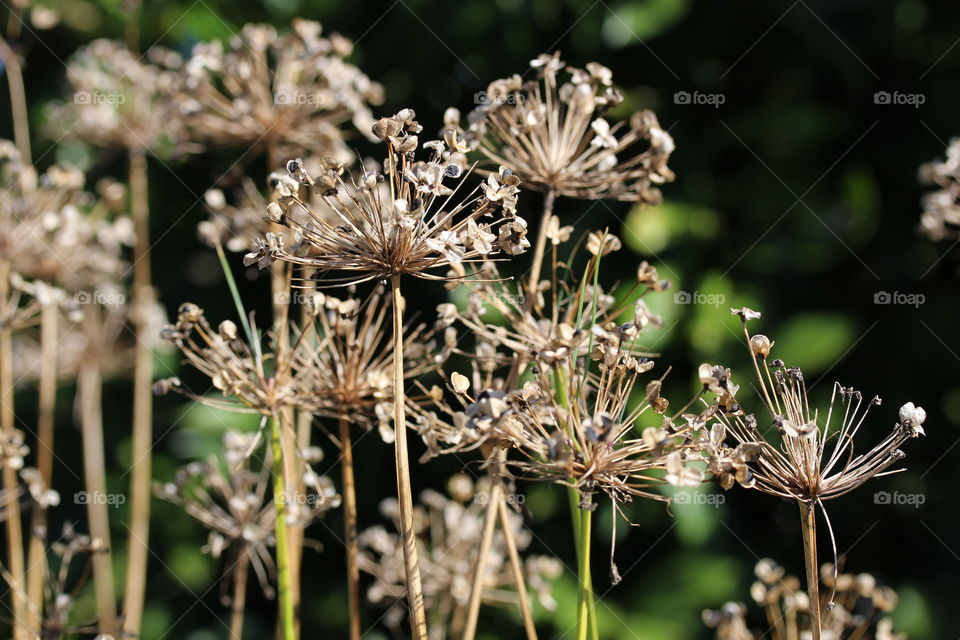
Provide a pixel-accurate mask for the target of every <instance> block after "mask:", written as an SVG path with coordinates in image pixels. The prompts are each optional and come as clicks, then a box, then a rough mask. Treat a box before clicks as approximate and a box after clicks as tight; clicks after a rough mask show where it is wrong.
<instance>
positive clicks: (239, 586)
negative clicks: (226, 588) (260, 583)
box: [230, 546, 250, 640]
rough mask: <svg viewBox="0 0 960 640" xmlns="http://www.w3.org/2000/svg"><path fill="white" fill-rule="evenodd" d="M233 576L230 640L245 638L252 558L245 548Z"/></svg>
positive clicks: (242, 548) (242, 549) (241, 548)
mask: <svg viewBox="0 0 960 640" xmlns="http://www.w3.org/2000/svg"><path fill="white" fill-rule="evenodd" d="M239 554H240V557H239V559H238V560H237V566H236V568H235V569H234V574H233V598H232V599H231V602H230V640H241V638H243V614H244V611H245V609H246V606H247V569H248V568H249V566H250V556H249V555H248V552H247V549H246V548H245V547H243V546H241V547H240V550H239Z"/></svg>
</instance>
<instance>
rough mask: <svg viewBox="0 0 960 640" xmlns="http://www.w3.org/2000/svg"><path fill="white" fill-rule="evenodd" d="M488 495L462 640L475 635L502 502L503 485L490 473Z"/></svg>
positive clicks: (469, 639) (469, 638) (471, 638)
mask: <svg viewBox="0 0 960 640" xmlns="http://www.w3.org/2000/svg"><path fill="white" fill-rule="evenodd" d="M490 481H491V482H490V493H489V495H487V509H486V511H485V512H484V517H483V537H481V538H480V547H479V548H478V549H477V558H476V562H474V565H473V581H472V582H471V584H470V601H469V605H468V607H467V623H466V625H465V627H464V630H463V640H473V638H474V637H475V636H476V634H477V619H478V618H479V614H480V599H481V597H482V596H483V578H484V576H485V575H486V572H485V571H484V569H485V566H486V563H487V558H488V557H489V556H490V547H491V545H492V543H493V531H494V528H495V527H496V524H497V503H498V502H503V483H502V482H500V481H499V478H498V477H495V474H494V473H493V472H491V474H490Z"/></svg>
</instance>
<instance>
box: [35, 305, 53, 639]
mask: <svg viewBox="0 0 960 640" xmlns="http://www.w3.org/2000/svg"><path fill="white" fill-rule="evenodd" d="M59 313H60V310H59V309H58V308H57V305H55V304H45V305H43V307H42V308H41V310H40V405H39V410H38V414H37V447H36V451H37V470H38V471H39V472H40V478H41V479H42V480H43V486H45V487H47V488H50V487H51V486H53V437H54V432H53V422H54V409H55V407H56V404H57V324H58V322H57V321H58V320H59ZM46 528H47V510H46V509H44V508H42V507H41V506H40V505H38V504H34V506H33V514H32V517H31V521H30V532H31V535H30V547H29V554H28V555H27V567H28V570H27V601H28V602H29V605H28V609H27V627H28V628H29V629H39V628H40V622H41V620H42V618H43V583H44V577H45V576H46V573H47V562H46V560H45V558H44V556H45V555H46V540H45V536H44V535H42V533H45V532H46Z"/></svg>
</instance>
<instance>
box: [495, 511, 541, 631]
mask: <svg viewBox="0 0 960 640" xmlns="http://www.w3.org/2000/svg"><path fill="white" fill-rule="evenodd" d="M497 510H498V511H499V512H500V529H501V530H502V531H503V541H504V543H505V544H506V547H507V553H508V554H509V556H510V569H511V571H512V572H513V581H514V582H515V583H516V585H517V598H518V599H519V600H520V615H522V616H523V628H524V630H525V631H526V633H527V640H537V628H536V626H534V624H533V613H532V611H531V610H530V596H529V595H528V594H527V581H526V577H525V576H524V575H523V565H522V564H521V563H520V553H519V552H518V551H517V541H516V539H515V538H514V537H513V529H512V528H511V527H510V513H509V511H508V509H507V503H506V501H505V500H501V501H500V502H499V503H498V509H497Z"/></svg>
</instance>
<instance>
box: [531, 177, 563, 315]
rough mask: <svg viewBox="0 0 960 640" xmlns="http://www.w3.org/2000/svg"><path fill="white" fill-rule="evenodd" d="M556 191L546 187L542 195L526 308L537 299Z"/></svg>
mask: <svg viewBox="0 0 960 640" xmlns="http://www.w3.org/2000/svg"><path fill="white" fill-rule="evenodd" d="M555 199H556V193H555V192H554V190H553V189H552V188H548V189H547V192H546V193H545V194H544V196H543V213H541V214H540V227H539V228H538V229H537V244H536V245H535V246H534V248H533V264H531V265H530V279H529V280H528V281H527V296H528V297H527V300H526V306H527V308H528V309H530V308H532V307H533V304H534V302H533V301H534V300H536V299H537V288H538V286H539V285H540V270H541V269H542V267H543V255H544V253H545V252H546V250H547V228H548V227H549V226H550V225H549V222H550V217H551V216H552V215H553V202H554V200H555Z"/></svg>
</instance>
